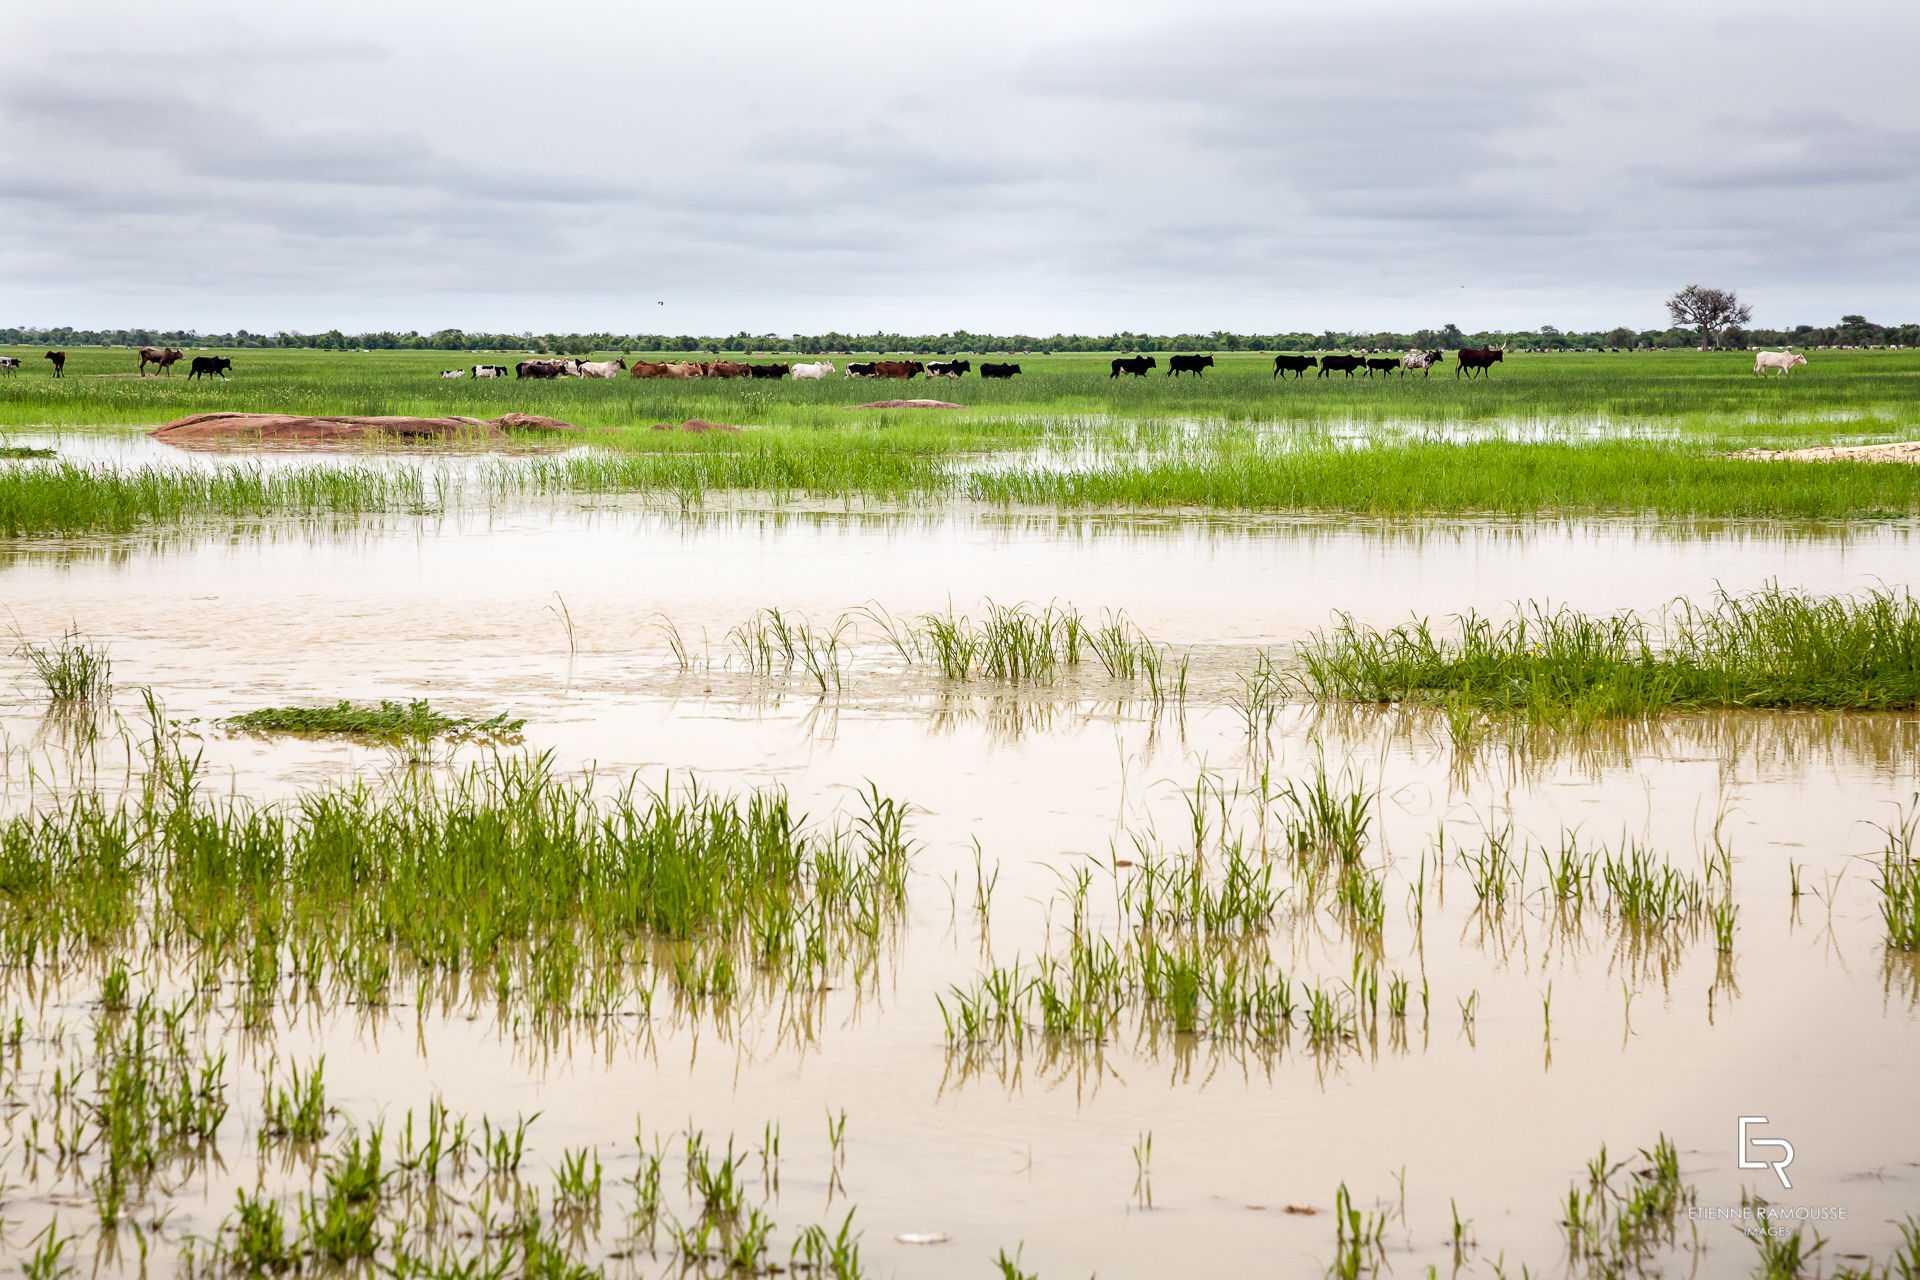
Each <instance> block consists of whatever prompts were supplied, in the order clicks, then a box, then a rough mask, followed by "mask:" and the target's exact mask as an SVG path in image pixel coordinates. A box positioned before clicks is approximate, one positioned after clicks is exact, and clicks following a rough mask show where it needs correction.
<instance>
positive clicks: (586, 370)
mask: <svg viewBox="0 0 1920 1280" xmlns="http://www.w3.org/2000/svg"><path fill="white" fill-rule="evenodd" d="M626 371H627V362H626V361H625V360H621V359H617V358H616V359H613V360H595V361H593V362H591V363H586V362H582V363H581V365H580V376H581V377H583V378H617V377H619V376H620V375H621V374H623V373H625V372H626Z"/></svg>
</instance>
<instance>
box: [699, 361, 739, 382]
mask: <svg viewBox="0 0 1920 1280" xmlns="http://www.w3.org/2000/svg"><path fill="white" fill-rule="evenodd" d="M751 373H752V370H750V369H748V368H747V366H746V365H744V364H735V363H733V362H732V361H730V360H716V361H714V362H713V363H712V364H703V365H701V366H700V376H701V377H703V378H745V377H748V376H750V375H751Z"/></svg>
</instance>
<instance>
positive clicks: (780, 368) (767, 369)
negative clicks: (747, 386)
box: [747, 364, 793, 378]
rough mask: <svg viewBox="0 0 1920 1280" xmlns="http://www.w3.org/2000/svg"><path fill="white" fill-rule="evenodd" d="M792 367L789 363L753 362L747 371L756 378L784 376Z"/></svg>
mask: <svg viewBox="0 0 1920 1280" xmlns="http://www.w3.org/2000/svg"><path fill="white" fill-rule="evenodd" d="M792 369H793V366H792V365H790V364H754V365H748V366H747V372H748V373H749V374H751V375H752V376H754V377H756V378H784V377H786V376H787V374H788V373H789V372H790V371H791V370H792Z"/></svg>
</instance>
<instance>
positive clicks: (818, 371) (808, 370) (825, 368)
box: [793, 360, 833, 378]
mask: <svg viewBox="0 0 1920 1280" xmlns="http://www.w3.org/2000/svg"><path fill="white" fill-rule="evenodd" d="M832 372H833V362H832V361H831V360H822V361H821V362H820V363H819V364H797V365H795V366H793V376H794V377H796V378H824V377H826V376H827V375H828V374H830V373H832Z"/></svg>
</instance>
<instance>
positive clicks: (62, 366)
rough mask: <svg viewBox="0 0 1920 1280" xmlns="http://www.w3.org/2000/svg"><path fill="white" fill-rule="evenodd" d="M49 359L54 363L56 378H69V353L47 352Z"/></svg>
mask: <svg viewBox="0 0 1920 1280" xmlns="http://www.w3.org/2000/svg"><path fill="white" fill-rule="evenodd" d="M47 359H49V360H51V361H53V376H54V377H56V378H64V377H66V376H67V353H66V352H64V351H49V352H47Z"/></svg>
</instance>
